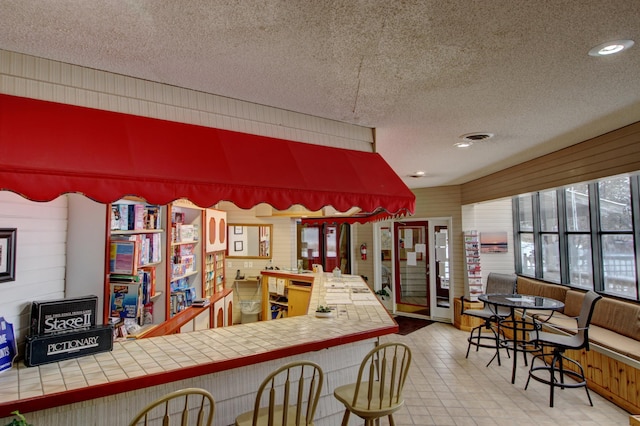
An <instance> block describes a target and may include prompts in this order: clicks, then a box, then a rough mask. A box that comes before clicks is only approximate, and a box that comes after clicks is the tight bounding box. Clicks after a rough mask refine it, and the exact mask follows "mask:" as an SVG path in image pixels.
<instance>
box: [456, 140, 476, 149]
mask: <svg viewBox="0 0 640 426" xmlns="http://www.w3.org/2000/svg"><path fill="white" fill-rule="evenodd" d="M471 145H473V142H471V141H464V142H456V143H454V144H453V146H455V147H456V148H469V147H470V146H471Z"/></svg>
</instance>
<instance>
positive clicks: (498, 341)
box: [460, 272, 517, 366]
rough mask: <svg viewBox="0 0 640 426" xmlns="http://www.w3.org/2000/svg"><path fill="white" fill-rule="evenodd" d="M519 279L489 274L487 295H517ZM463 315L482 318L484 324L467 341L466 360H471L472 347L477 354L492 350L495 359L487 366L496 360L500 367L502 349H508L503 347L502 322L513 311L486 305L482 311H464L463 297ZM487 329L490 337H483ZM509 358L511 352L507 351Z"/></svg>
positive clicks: (475, 329) (505, 275)
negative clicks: (483, 350) (486, 349)
mask: <svg viewBox="0 0 640 426" xmlns="http://www.w3.org/2000/svg"><path fill="white" fill-rule="evenodd" d="M516 282H517V277H516V276H515V275H509V274H498V273H495V272H491V273H489V276H488V277H487V287H486V289H485V293H487V294H515V292H516ZM460 299H461V300H460V301H461V302H462V303H461V306H462V312H461V313H462V315H468V316H470V317H474V318H480V319H481V320H483V321H484V322H483V323H482V324H480V325H478V326H476V327H474V328H473V329H472V330H471V333H470V334H469V337H468V338H467V341H468V342H469V343H468V345H467V355H466V357H465V358H469V350H470V349H471V346H472V345H473V346H475V347H476V352H477V351H478V350H479V349H480V348H491V349H494V350H495V354H494V355H493V358H491V359H490V360H489V362H488V363H487V366H489V365H490V364H491V363H492V362H493V360H494V359H496V358H497V359H498V365H501V363H500V349H502V348H506V347H505V346H503V345H502V342H503V337H504V336H501V331H500V321H503V320H504V319H506V318H508V317H509V316H510V315H511V310H510V309H509V308H506V307H501V306H497V307H496V306H489V305H487V304H485V306H484V307H483V308H482V309H464V296H461V298H460ZM483 329H486V330H489V331H491V334H490V335H487V334H486V333H485V334H484V335H483V334H482V330H483ZM507 356H509V352H508V351H507Z"/></svg>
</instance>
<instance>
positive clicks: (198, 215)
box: [167, 200, 203, 319]
mask: <svg viewBox="0 0 640 426" xmlns="http://www.w3.org/2000/svg"><path fill="white" fill-rule="evenodd" d="M202 211H203V209H201V208H199V207H197V206H196V205H194V204H192V203H190V202H188V201H186V200H180V201H176V202H174V203H172V204H170V205H169V207H168V214H167V220H168V223H169V226H170V230H171V231H170V233H168V235H167V240H168V241H167V253H168V254H169V255H168V259H167V276H168V277H169V280H168V281H169V283H168V294H167V308H168V312H167V319H169V318H172V317H173V316H175V315H176V314H178V313H180V312H182V311H184V310H186V309H187V308H189V307H190V306H191V304H192V302H193V300H195V299H197V298H200V297H202V262H203V249H202V244H201V242H200V239H201V238H200V237H201V235H200V233H201V231H202V221H203V215H202Z"/></svg>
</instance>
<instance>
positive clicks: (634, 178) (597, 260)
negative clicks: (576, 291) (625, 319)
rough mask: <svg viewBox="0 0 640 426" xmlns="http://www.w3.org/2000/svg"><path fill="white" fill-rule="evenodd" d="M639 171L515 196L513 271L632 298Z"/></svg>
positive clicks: (638, 246)
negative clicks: (637, 173) (514, 262)
mask: <svg viewBox="0 0 640 426" xmlns="http://www.w3.org/2000/svg"><path fill="white" fill-rule="evenodd" d="M639 176H640V175H624V176H612V177H609V178H606V179H601V180H599V181H598V182H593V183H578V184H574V185H570V186H567V187H564V188H558V189H551V190H546V191H540V192H537V193H533V194H525V195H520V196H517V197H515V198H514V199H513V209H514V218H517V220H515V221H514V227H515V231H516V232H515V237H516V251H517V253H516V259H517V261H516V271H517V272H518V273H520V274H522V275H526V276H531V277H535V278H539V279H543V280H545V281H550V282H556V283H561V284H566V285H569V286H572V287H577V288H581V289H587V290H588V289H593V290H596V291H598V292H600V293H605V294H610V295H613V296H618V297H623V298H626V299H633V300H638V296H639V291H638V281H639V280H638V268H637V265H636V253H640V241H639V239H638V238H636V235H640V234H638V232H639V231H640V191H639V189H638V188H639V187H640V184H639V182H640V178H639Z"/></svg>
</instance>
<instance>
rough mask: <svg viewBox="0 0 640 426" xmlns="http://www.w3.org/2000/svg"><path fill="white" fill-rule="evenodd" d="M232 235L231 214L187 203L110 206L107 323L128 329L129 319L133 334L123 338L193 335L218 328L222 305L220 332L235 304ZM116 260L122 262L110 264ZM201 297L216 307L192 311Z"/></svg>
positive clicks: (122, 202)
mask: <svg viewBox="0 0 640 426" xmlns="http://www.w3.org/2000/svg"><path fill="white" fill-rule="evenodd" d="M129 210H131V211H132V212H133V213H134V215H132V217H131V219H132V220H131V222H130V223H129V218H128V213H129ZM125 211H126V212H127V217H126V219H125V218H124V217H123V215H124V212H125ZM205 220H206V221H207V222H205ZM212 224H215V227H214V229H213V230H212V229H211V227H210V226H208V225H212ZM206 225H207V226H206ZM205 233H206V234H205ZM226 233H227V224H226V212H224V211H218V210H214V209H202V208H200V207H198V206H196V205H195V204H193V203H191V202H189V201H186V200H178V201H176V202H174V203H171V204H169V205H166V206H154V205H149V204H147V203H146V202H145V201H144V200H142V199H138V198H135V197H131V198H126V199H123V200H119V201H118V202H116V203H113V204H112V205H109V206H108V211H107V232H106V255H105V276H106V279H105V283H104V322H105V323H107V322H111V323H114V324H115V323H117V322H118V320H116V319H112V318H111V317H112V316H114V315H117V316H122V317H123V318H122V320H120V323H121V324H124V319H125V318H124V317H125V316H128V317H129V318H127V319H126V321H127V325H128V326H129V328H130V330H131V331H128V330H126V327H125V328H124V329H123V330H122V335H121V336H120V337H121V338H142V337H148V336H157V335H163V334H167V333H176V332H187V331H191V330H198V329H203V328H209V327H212V326H213V324H214V321H213V304H214V303H218V304H222V303H224V309H223V321H221V325H222V323H223V322H224V323H225V324H226V317H227V316H229V315H231V313H232V305H233V302H232V300H233V299H232V297H233V296H232V290H231V289H227V288H226V286H225V249H226ZM205 242H206V244H205ZM210 242H213V243H215V244H214V245H213V246H212V245H210V244H209V243H210ZM112 246H113V247H114V250H111V248H112ZM112 253H113V255H114V256H115V255H119V257H118V256H116V257H115V258H114V260H113V261H112V259H111V257H112ZM115 273H117V275H114V274H115ZM116 285H117V286H118V287H117V288H116V287H115V286H116ZM112 289H113V291H112ZM125 291H128V293H126V294H122V293H124V292H125ZM112 293H114V294H115V293H118V296H113V297H112ZM127 296H128V299H127ZM197 298H207V299H209V301H210V303H209V304H205V306H203V307H193V306H191V303H192V301H193V300H195V299H197ZM112 299H113V303H112ZM125 301H126V303H125ZM112 305H113V306H112ZM112 308H113V309H112ZM125 309H128V312H127V313H124V312H125Z"/></svg>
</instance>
